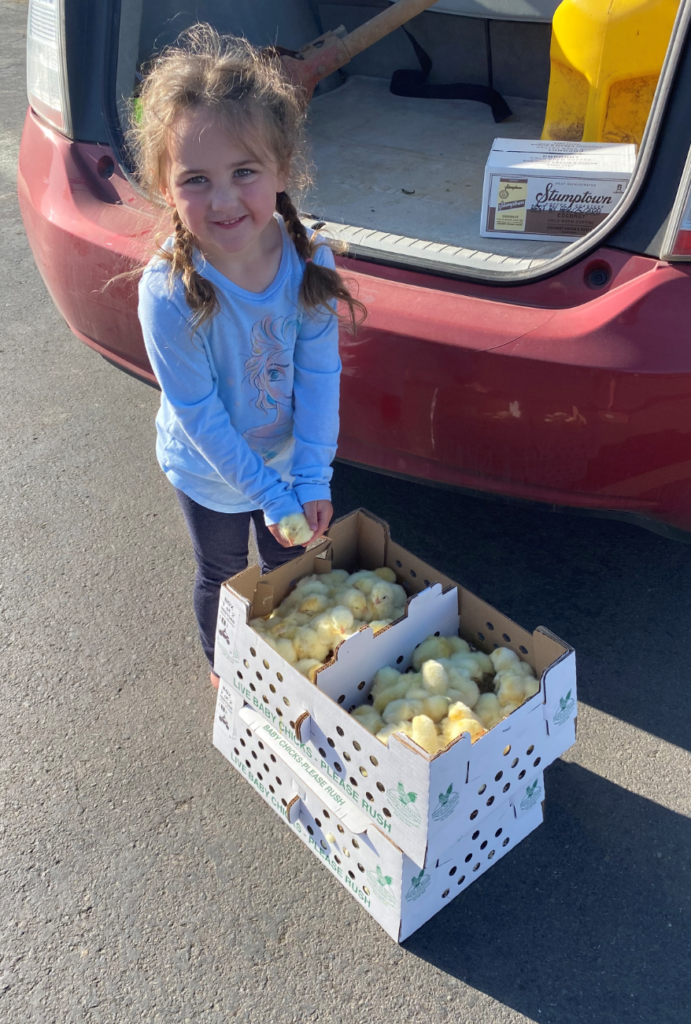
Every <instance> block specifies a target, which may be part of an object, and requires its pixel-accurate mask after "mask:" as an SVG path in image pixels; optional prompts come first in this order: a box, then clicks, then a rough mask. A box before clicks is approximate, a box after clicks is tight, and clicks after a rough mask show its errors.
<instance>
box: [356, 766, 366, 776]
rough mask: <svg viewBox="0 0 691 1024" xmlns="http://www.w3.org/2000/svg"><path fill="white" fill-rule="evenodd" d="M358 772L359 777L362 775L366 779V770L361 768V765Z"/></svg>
mask: <svg viewBox="0 0 691 1024" xmlns="http://www.w3.org/2000/svg"><path fill="white" fill-rule="evenodd" d="M358 770H359V772H360V775H364V777H365V778H367V769H366V768H363V767H362V765H360V767H359V769H358Z"/></svg>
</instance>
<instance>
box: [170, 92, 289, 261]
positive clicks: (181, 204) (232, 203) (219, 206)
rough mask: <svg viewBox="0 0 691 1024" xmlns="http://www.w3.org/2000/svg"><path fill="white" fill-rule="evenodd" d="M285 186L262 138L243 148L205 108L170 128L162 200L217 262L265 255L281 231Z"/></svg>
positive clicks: (190, 114) (181, 118)
mask: <svg viewBox="0 0 691 1024" xmlns="http://www.w3.org/2000/svg"><path fill="white" fill-rule="evenodd" d="M285 185H286V182H285V178H284V176H283V175H282V174H281V172H280V171H279V168H278V165H277V163H276V161H275V160H274V159H273V157H272V156H271V154H270V153H269V152H268V150H266V149H265V147H264V146H263V145H262V144H261V141H260V140H259V139H258V138H253V139H252V145H251V146H248V145H247V144H243V142H242V140H241V139H239V138H234V137H232V136H231V135H230V134H229V133H228V131H227V130H225V129H224V128H223V127H222V126H221V125H219V123H218V121H217V120H214V118H213V117H212V116H211V115H210V113H209V112H208V111H206V110H204V109H202V108H196V109H195V108H192V109H190V110H187V111H185V112H184V113H182V114H181V115H180V117H178V119H177V121H176V122H175V124H174V126H173V128H172V129H171V132H170V137H169V142H168V149H167V159H166V168H165V184H164V186H163V188H162V194H163V198H164V199H165V201H166V202H167V203H168V205H169V206H174V207H175V208H176V209H177V211H178V213H179V214H180V218H181V220H182V222H183V224H184V225H185V226H186V227H187V228H188V230H189V231H191V232H192V234H193V235H194V236H195V237H196V239H197V242H198V245H199V249H200V250H201V252H202V253H203V254H204V256H206V257H207V259H208V260H209V261H210V262H211V263H212V264H214V263H215V261H219V262H220V263H223V260H224V258H225V259H227V258H228V256H232V255H234V254H241V253H242V254H245V255H248V256H260V255H261V253H262V248H263V246H264V245H265V244H267V243H269V242H270V240H271V239H273V235H274V232H275V231H276V228H277V225H276V222H275V220H274V216H273V213H274V210H275V209H276V193H277V192H282V191H283V190H284V189H285Z"/></svg>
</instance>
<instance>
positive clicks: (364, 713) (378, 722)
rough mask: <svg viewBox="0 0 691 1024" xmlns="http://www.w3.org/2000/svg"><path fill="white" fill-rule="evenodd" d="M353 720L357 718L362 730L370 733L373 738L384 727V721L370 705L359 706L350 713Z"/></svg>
mask: <svg viewBox="0 0 691 1024" xmlns="http://www.w3.org/2000/svg"><path fill="white" fill-rule="evenodd" d="M351 714H352V716H353V718H357V720H358V722H359V723H360V725H361V726H363V728H365V729H367V732H371V733H372V735H373V736H376V734H377V733H378V732H379V730H380V729H382V728H383V726H384V720H383V719H382V717H381V715H379V714H378V713H377V712H376V711H375V710H374V708H373V707H372V706H371V705H370V704H361V705H360V707H359V708H355V710H354V711H352V712H351Z"/></svg>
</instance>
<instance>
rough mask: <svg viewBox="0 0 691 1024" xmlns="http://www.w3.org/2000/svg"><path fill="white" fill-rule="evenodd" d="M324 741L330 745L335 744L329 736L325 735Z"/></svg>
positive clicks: (333, 745)
mask: <svg viewBox="0 0 691 1024" xmlns="http://www.w3.org/2000/svg"><path fill="white" fill-rule="evenodd" d="M326 742H327V743H328V744H329V746H330V747H335V746H336V744H335V743H334V741H333V740H332V739H331V737H330V736H327V737H326Z"/></svg>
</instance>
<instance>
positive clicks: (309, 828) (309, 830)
mask: <svg viewBox="0 0 691 1024" xmlns="http://www.w3.org/2000/svg"><path fill="white" fill-rule="evenodd" d="M307 831H308V832H309V834H310V835H311V836H313V835H314V829H313V828H312V826H311V825H308V826H307Z"/></svg>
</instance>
